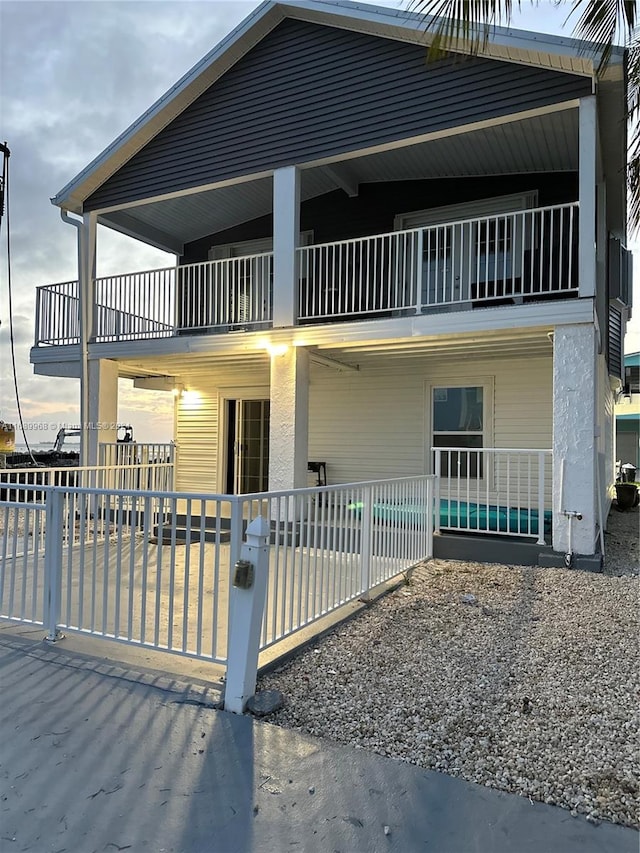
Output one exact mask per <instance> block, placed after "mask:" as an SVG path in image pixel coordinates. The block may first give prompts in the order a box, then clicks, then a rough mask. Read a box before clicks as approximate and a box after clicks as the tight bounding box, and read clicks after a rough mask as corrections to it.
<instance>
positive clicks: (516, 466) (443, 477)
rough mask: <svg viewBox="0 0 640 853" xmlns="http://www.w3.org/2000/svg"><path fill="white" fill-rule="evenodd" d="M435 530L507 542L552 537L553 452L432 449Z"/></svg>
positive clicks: (456, 448) (502, 449)
mask: <svg viewBox="0 0 640 853" xmlns="http://www.w3.org/2000/svg"><path fill="white" fill-rule="evenodd" d="M431 449H432V452H433V455H434V468H433V470H434V472H435V474H436V475H437V477H438V495H437V499H436V514H435V530H436V532H439V531H440V529H450V530H460V531H464V532H472V533H479V532H484V533H492V534H496V535H504V536H523V537H536V541H537V542H538V544H541V545H542V544H544V542H545V533H546V534H550V533H551V521H552V505H551V484H552V451H551V450H537V449H536V450H527V449H515V448H498V447H478V448H465V447H433V448H431Z"/></svg>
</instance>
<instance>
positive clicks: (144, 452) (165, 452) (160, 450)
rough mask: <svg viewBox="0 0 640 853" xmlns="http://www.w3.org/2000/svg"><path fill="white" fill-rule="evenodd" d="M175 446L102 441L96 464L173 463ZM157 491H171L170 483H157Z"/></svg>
mask: <svg viewBox="0 0 640 853" xmlns="http://www.w3.org/2000/svg"><path fill="white" fill-rule="evenodd" d="M175 451H176V446H175V444H174V443H173V442H172V441H168V442H145V443H142V442H138V441H114V442H107V441H102V442H100V444H99V445H98V464H99V465H100V466H110V465H118V466H120V465H167V466H170V465H174V464H175ZM156 490H157V491H171V488H170V484H167V486H166V487H165V486H163V485H158V486H157V487H156Z"/></svg>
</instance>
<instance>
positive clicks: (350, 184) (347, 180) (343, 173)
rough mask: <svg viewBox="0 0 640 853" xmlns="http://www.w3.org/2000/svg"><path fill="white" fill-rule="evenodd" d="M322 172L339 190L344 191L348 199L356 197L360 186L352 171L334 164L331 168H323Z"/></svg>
mask: <svg viewBox="0 0 640 853" xmlns="http://www.w3.org/2000/svg"><path fill="white" fill-rule="evenodd" d="M322 171H323V172H324V173H325V175H327V176H328V177H329V178H331V180H332V181H333V182H334V184H335V185H336V186H337V187H338V188H339V189H341V190H344V192H345V193H346V194H347V195H348V196H349V198H356V197H357V195H358V188H359V186H360V184H359V182H358V179H357V177H356V176H355V174H354V173H353V170H352V169H348V168H346V167H345V166H338V165H337V164H335V163H334V164H332V165H331V166H323V167H322Z"/></svg>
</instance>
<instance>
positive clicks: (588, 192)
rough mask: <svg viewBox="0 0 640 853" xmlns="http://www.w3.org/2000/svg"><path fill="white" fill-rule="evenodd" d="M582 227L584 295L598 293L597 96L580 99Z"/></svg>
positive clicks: (580, 273)
mask: <svg viewBox="0 0 640 853" xmlns="http://www.w3.org/2000/svg"><path fill="white" fill-rule="evenodd" d="M579 112H580V121H579V123H580V155H579V156H580V159H579V170H580V173H579V189H578V196H579V201H580V226H579V240H580V242H579V255H578V258H579V260H578V279H579V288H580V290H579V293H580V296H595V293H596V186H597V162H598V161H597V139H598V131H597V125H598V116H597V112H596V98H595V95H590V96H589V97H588V98H581V99H580V110H579Z"/></svg>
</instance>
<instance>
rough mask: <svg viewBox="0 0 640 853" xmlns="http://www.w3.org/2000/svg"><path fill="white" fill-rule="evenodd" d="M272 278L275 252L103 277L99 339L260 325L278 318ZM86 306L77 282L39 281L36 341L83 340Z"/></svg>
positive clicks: (97, 308) (96, 319)
mask: <svg viewBox="0 0 640 853" xmlns="http://www.w3.org/2000/svg"><path fill="white" fill-rule="evenodd" d="M272 280H273V254H272V253H265V254H261V255H251V256H247V257H239V258H224V259H221V260H216V261H205V262H204V263H198V264H185V265H183V266H177V267H166V268H164V269H157V270H145V271H141V272H133V273H125V274H123V275H112V276H104V277H102V278H97V279H95V282H94V307H93V330H92V338H93V340H95V341H96V342H101V341H119V340H144V339H147V338H163V337H170V336H172V335H175V334H178V333H179V332H180V331H182V330H185V329H188V330H199V329H216V328H219V329H229V330H233V329H240V328H248V327H251V328H254V327H258V328H259V327H261V326H264V325H266V324H267V323H269V322H270V320H271V316H272V314H271V311H272V306H271V291H272ZM78 311H79V299H78V282H77V281H68V282H63V283H61V284H52V285H45V286H44V287H39V288H38V290H37V297H36V339H35V343H36V346H37V345H40V344H42V345H51V344H70V343H77V342H78V341H79V339H80V322H79V314H78Z"/></svg>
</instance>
